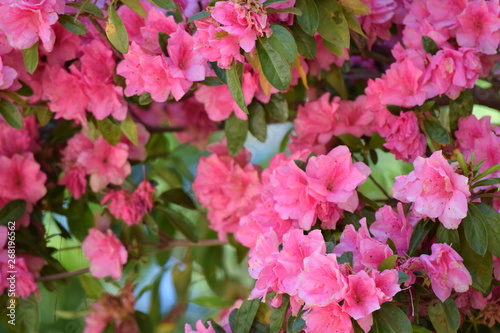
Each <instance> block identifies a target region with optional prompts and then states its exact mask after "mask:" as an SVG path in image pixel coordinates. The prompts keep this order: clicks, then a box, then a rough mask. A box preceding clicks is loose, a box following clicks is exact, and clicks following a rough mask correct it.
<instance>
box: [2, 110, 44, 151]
mask: <svg viewBox="0 0 500 333" xmlns="http://www.w3.org/2000/svg"><path fill="white" fill-rule="evenodd" d="M29 123H30V118H24V128H23V129H20V130H19V129H15V128H13V127H12V126H10V125H9V124H7V123H6V122H5V121H0V155H3V156H6V157H12V156H14V155H16V154H23V153H24V152H27V151H31V152H36V151H37V150H38V149H37V147H36V140H37V137H33V136H32V133H30V130H29V128H28V125H29ZM37 131H38V129H37Z"/></svg>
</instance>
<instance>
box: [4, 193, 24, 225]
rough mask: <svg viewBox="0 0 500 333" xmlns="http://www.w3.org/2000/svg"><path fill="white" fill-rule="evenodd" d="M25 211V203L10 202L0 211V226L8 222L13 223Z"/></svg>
mask: <svg viewBox="0 0 500 333" xmlns="http://www.w3.org/2000/svg"><path fill="white" fill-rule="evenodd" d="M25 211H26V201H24V200H21V199H17V200H12V201H10V202H9V203H8V204H6V205H5V206H3V208H2V209H1V210H0V225H7V223H8V222H15V221H17V220H18V219H19V218H20V217H21V216H23V215H24V212H25Z"/></svg>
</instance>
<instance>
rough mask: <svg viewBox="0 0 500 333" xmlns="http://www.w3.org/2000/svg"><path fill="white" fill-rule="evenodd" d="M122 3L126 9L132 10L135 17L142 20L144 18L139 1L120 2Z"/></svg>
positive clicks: (126, 0)
mask: <svg viewBox="0 0 500 333" xmlns="http://www.w3.org/2000/svg"><path fill="white" fill-rule="evenodd" d="M120 1H121V2H123V3H124V4H125V5H126V6H127V7H128V8H130V9H132V10H133V11H134V12H135V13H137V15H139V16H140V17H142V18H146V16H147V13H146V10H145V9H144V7H143V6H142V3H141V2H140V1H139V0H120Z"/></svg>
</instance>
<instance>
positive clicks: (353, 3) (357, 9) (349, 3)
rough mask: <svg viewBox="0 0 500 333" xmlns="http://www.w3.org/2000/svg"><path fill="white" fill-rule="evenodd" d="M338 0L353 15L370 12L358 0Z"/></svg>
mask: <svg viewBox="0 0 500 333" xmlns="http://www.w3.org/2000/svg"><path fill="white" fill-rule="evenodd" d="M338 2H339V4H340V5H341V6H342V7H344V9H345V10H347V11H349V12H351V13H353V14H354V15H363V14H368V13H369V12H370V8H368V7H367V6H366V5H365V4H364V3H362V2H361V1H359V0H338Z"/></svg>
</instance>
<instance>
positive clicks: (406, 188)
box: [393, 151, 471, 229]
mask: <svg viewBox="0 0 500 333" xmlns="http://www.w3.org/2000/svg"><path fill="white" fill-rule="evenodd" d="M413 166H414V167H415V170H414V171H412V172H410V174H408V175H403V176H398V177H396V182H395V184H394V187H393V193H394V198H396V199H398V200H401V201H402V202H406V203H408V202H413V206H412V208H413V211H414V212H415V213H417V214H418V215H420V216H421V217H430V218H432V219H435V218H438V219H439V221H441V223H443V225H444V226H445V228H448V229H456V228H458V226H459V225H460V222H461V221H462V219H463V218H464V217H465V216H466V215H467V199H468V198H469V197H470V195H471V194H470V192H469V186H468V184H467V183H468V179H467V177H465V176H462V175H459V174H457V173H455V172H454V171H453V168H452V167H451V166H450V164H449V163H448V161H447V160H445V159H444V157H443V154H442V152H441V151H436V152H434V153H433V154H432V155H431V157H429V158H423V157H417V159H416V160H415V162H414V163H413Z"/></svg>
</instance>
